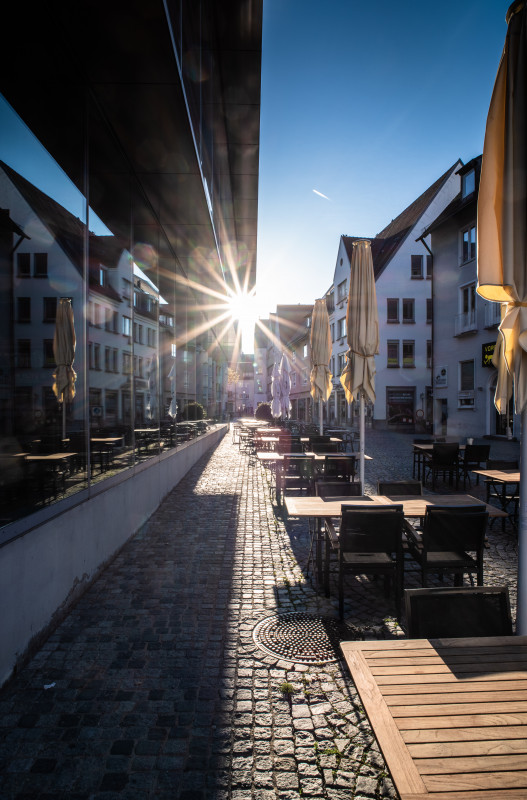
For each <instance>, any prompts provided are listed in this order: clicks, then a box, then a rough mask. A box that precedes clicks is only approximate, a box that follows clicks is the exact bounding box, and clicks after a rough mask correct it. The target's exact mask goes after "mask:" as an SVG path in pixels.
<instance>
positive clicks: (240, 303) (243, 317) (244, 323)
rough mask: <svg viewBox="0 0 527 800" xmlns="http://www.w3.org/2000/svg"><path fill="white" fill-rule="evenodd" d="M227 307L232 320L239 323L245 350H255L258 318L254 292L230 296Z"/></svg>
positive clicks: (241, 292)
mask: <svg viewBox="0 0 527 800" xmlns="http://www.w3.org/2000/svg"><path fill="white" fill-rule="evenodd" d="M227 306H228V309H229V313H230V315H231V319H232V320H233V322H235V323H238V324H239V326H240V330H241V332H242V337H243V349H244V351H245V350H246V348H247V347H249V348H250V350H252V349H253V344H252V342H253V337H254V325H255V323H256V319H257V317H258V310H257V305H256V297H255V293H254V291H252V292H245V291H240V292H235V293H233V294H231V295H229V297H228V300H227Z"/></svg>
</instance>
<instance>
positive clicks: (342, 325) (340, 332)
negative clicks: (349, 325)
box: [337, 317, 346, 339]
mask: <svg viewBox="0 0 527 800" xmlns="http://www.w3.org/2000/svg"><path fill="white" fill-rule="evenodd" d="M337 326H338V327H337V338H338V339H343V338H344V336H345V335H346V317H342V319H339V321H338V323H337Z"/></svg>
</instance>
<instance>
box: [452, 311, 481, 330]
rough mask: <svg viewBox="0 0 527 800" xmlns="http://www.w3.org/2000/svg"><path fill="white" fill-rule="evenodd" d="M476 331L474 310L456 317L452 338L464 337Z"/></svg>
mask: <svg viewBox="0 0 527 800" xmlns="http://www.w3.org/2000/svg"><path fill="white" fill-rule="evenodd" d="M477 331H478V327H477V325H476V310H475V309H474V308H473V309H472V310H471V311H465V312H463V314H458V315H457V316H456V318H455V329H454V336H465V335H467V334H470V333H477Z"/></svg>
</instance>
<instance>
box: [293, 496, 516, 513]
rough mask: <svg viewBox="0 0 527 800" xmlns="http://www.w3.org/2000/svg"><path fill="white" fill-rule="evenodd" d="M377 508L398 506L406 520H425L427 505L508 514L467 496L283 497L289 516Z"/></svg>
mask: <svg viewBox="0 0 527 800" xmlns="http://www.w3.org/2000/svg"><path fill="white" fill-rule="evenodd" d="M370 501H371V502H372V503H374V504H376V505H396V504H401V505H402V507H403V512H404V516H405V517H424V516H425V514H426V507H427V506H467V505H484V506H485V507H486V509H487V511H488V512H489V516H490V517H503V516H507V514H506V513H505V512H504V511H502V510H501V509H499V508H496V506H492V505H487V503H484V502H483V501H482V500H478V499H477V498H476V497H472V495H470V494H434V495H402V496H400V497H399V496H397V497H396V496H392V497H386V496H385V495H378V494H376V495H368V499H367V500H364V499H362V500H361V499H360V498H357V499H354V498H352V497H336V498H335V497H332V498H331V499H328V500H324V499H323V498H322V497H309V496H306V495H303V496H302V497H289V496H288V497H284V502H285V506H286V509H287V513H288V514H289V515H290V516H291V517H340V513H341V506H342V505H361V504H364V503H365V502H366V503H369V502H370Z"/></svg>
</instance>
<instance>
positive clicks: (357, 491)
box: [306, 478, 362, 578]
mask: <svg viewBox="0 0 527 800" xmlns="http://www.w3.org/2000/svg"><path fill="white" fill-rule="evenodd" d="M315 494H316V495H317V497H322V498H323V499H324V500H331V498H333V497H339V498H341V497H361V496H362V484H361V482H360V481H355V482H354V483H349V482H348V483H346V482H345V481H326V480H324V478H319V479H318V480H316V481H315ZM317 532H318V529H317V522H316V520H314V519H313V518H312V517H310V518H309V535H310V543H309V555H308V557H307V567H306V578H307V577H309V565H310V563H311V561H312V558H313V544H314V542H315V537H316V535H317ZM330 549H338V547H337V548H334V547H333V548H330Z"/></svg>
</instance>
